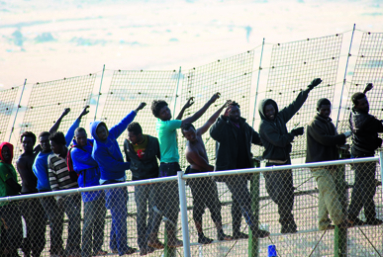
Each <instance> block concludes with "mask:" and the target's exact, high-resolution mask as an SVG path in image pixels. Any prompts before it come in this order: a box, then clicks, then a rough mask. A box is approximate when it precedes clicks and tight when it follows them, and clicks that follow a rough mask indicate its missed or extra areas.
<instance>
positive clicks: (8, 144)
mask: <svg viewBox="0 0 383 257" xmlns="http://www.w3.org/2000/svg"><path fill="white" fill-rule="evenodd" d="M4 146H8V148H9V151H10V152H11V159H10V160H9V161H8V162H5V161H4V159H3V155H2V154H1V150H3V147H4ZM0 159H1V160H2V161H3V162H4V163H8V164H12V160H13V145H12V144H11V143H8V142H3V143H1V144H0Z"/></svg>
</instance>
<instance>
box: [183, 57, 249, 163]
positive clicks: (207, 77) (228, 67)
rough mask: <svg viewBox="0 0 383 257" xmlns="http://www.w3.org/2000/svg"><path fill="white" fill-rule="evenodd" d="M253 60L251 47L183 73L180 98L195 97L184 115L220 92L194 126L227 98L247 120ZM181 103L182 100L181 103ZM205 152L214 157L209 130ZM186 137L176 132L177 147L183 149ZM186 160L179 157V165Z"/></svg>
mask: <svg viewBox="0 0 383 257" xmlns="http://www.w3.org/2000/svg"><path fill="white" fill-rule="evenodd" d="M253 62H254V50H250V51H247V52H245V53H241V54H238V55H234V56H232V57H229V58H226V59H222V60H217V61H215V62H212V63H209V64H206V65H203V66H200V67H196V68H193V69H190V70H189V72H188V73H186V74H183V75H184V77H183V85H182V94H181V99H182V101H186V100H187V99H189V98H190V97H194V98H195V99H194V100H195V104H194V105H192V106H191V107H190V108H189V109H187V110H186V112H185V114H184V117H187V116H191V115H193V114H194V113H195V112H196V111H198V110H199V109H200V108H201V107H202V106H203V105H204V104H205V103H206V102H207V101H208V100H209V99H210V98H211V97H212V96H213V94H214V93H217V92H220V93H221V99H220V100H218V101H217V102H216V103H215V104H214V106H211V107H210V108H209V109H208V110H207V111H206V113H205V114H204V116H203V117H201V118H200V119H199V120H197V121H196V122H195V123H194V126H195V127H196V128H199V127H201V126H202V125H203V124H204V123H205V122H206V121H207V119H208V118H209V117H210V116H211V115H212V114H213V113H214V112H216V111H217V107H221V105H222V104H223V103H224V102H226V100H232V101H236V102H237V103H239V105H240V107H241V108H240V110H241V117H243V118H245V119H248V121H249V119H250V99H251V98H250V89H251V79H252V70H253ZM183 103H184V102H181V104H183ZM203 140H204V142H205V147H206V151H207V154H208V158H209V160H210V161H212V160H214V159H215V141H214V140H213V139H211V138H210V135H209V132H207V133H206V134H205V135H204V136H203ZM184 147H185V140H184V138H182V134H181V133H179V150H180V153H183V152H184ZM184 166H186V162H185V160H184V159H183V158H181V167H184Z"/></svg>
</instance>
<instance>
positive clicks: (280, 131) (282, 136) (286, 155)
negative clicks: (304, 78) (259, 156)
mask: <svg viewBox="0 0 383 257" xmlns="http://www.w3.org/2000/svg"><path fill="white" fill-rule="evenodd" d="M309 92H310V89H306V90H304V91H301V92H300V93H299V95H298V96H297V98H296V99H295V100H294V101H293V102H292V103H291V104H290V105H289V106H287V107H285V108H283V109H282V110H281V111H279V110H278V105H277V103H276V102H275V101H274V100H272V99H264V100H262V101H261V102H260V103H259V106H258V111H259V116H260V117H261V123H260V124H259V135H260V137H261V141H262V143H263V146H264V147H265V151H264V152H263V158H264V159H267V160H279V161H286V160H287V161H290V153H291V148H292V146H291V142H292V141H293V140H294V134H292V133H289V132H288V131H287V127H286V124H287V122H289V120H290V119H291V118H292V117H293V116H294V115H295V113H296V112H298V111H299V109H300V108H301V107H302V105H303V104H304V103H305V101H306V99H307V97H308V94H309ZM268 104H272V105H274V108H275V114H274V120H272V121H271V120H269V119H267V118H266V115H265V114H264V110H265V106H266V105H268Z"/></svg>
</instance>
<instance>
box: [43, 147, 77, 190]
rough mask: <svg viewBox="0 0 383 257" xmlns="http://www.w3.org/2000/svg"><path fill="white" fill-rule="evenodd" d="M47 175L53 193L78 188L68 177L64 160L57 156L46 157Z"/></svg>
mask: <svg viewBox="0 0 383 257" xmlns="http://www.w3.org/2000/svg"><path fill="white" fill-rule="evenodd" d="M48 175H49V183H50V185H51V188H52V190H53V191H57V190H63V189H69V188H76V187H78V184H77V182H73V181H72V179H71V178H70V176H69V171H68V166H67V163H66V160H65V159H63V158H61V157H60V156H58V155H57V154H54V153H53V154H51V155H49V156H48Z"/></svg>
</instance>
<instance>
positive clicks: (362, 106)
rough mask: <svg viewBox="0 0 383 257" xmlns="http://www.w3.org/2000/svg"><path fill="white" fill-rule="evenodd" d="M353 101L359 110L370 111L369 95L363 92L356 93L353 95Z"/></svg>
mask: <svg viewBox="0 0 383 257" xmlns="http://www.w3.org/2000/svg"><path fill="white" fill-rule="evenodd" d="M351 101H352V103H353V104H354V108H355V109H357V110H358V111H363V112H366V113H368V111H369V110H370V105H369V103H368V100H367V97H366V95H365V94H363V93H360V92H358V93H355V94H353V95H352V97H351Z"/></svg>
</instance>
